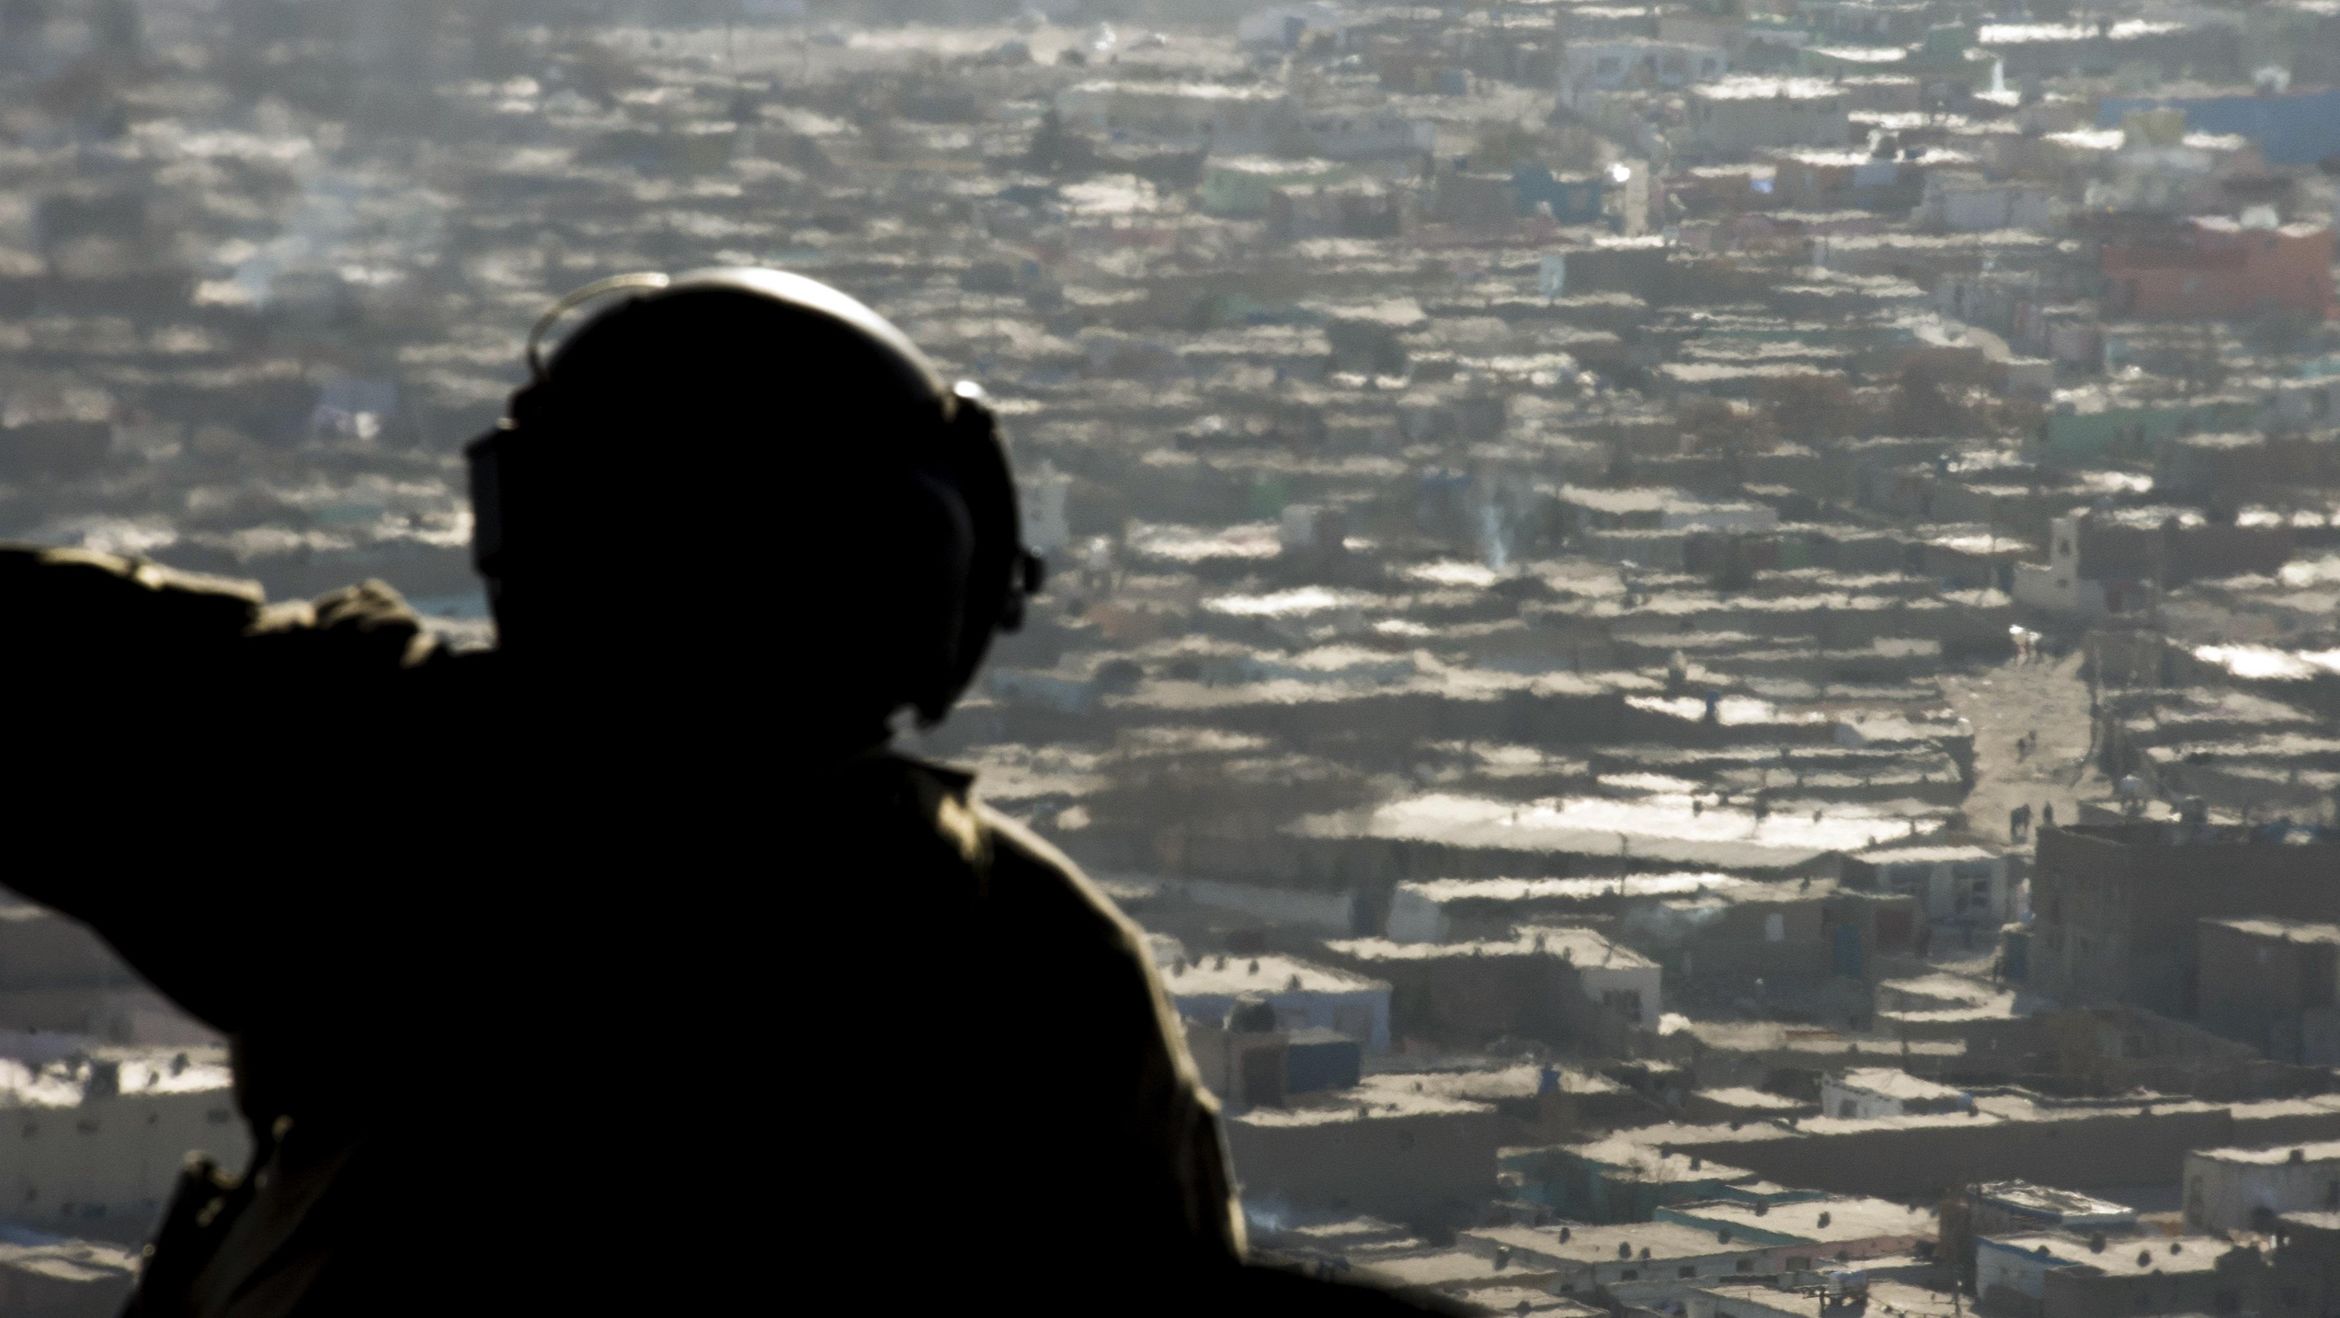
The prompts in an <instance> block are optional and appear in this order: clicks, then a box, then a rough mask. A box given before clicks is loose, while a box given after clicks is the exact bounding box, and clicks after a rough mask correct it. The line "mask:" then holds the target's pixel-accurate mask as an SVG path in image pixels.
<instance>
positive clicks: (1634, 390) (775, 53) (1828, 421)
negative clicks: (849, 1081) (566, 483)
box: [0, 0, 2340, 1318]
mask: <svg viewBox="0 0 2340 1318" xmlns="http://www.w3.org/2000/svg"><path fill="white" fill-rule="evenodd" d="M568 8H569V7H566V6H559V5H554V4H550V3H543V4H538V3H534V2H533V0H499V2H498V3H493V4H479V5H472V6H467V7H464V8H461V9H458V8H457V7H456V6H453V5H451V4H414V5H395V6H394V5H380V6H372V7H359V6H356V5H354V4H332V5H311V4H294V3H290V2H289V0H154V2H153V3H144V4H141V3H135V2H134V0H115V2H114V3H107V4H97V5H90V6H67V5H61V4H59V5H46V4H42V3H38V0H28V2H20V3H10V4H7V5H5V6H0V539H5V540H10V541H21V542H31V543H38V544H45V545H63V546H78V547H83V548H87V549H91V550H97V551H102V552H106V553H116V554H127V555H134V556H144V557H150V558H153V559H155V560H157V561H161V562H165V563H168V564H170V565H172V566H173V567H176V568H180V569H186V570H190V571H195V572H202V573H210V574H217V575H219V576H222V577H230V578H236V579H243V580H251V581H256V582H258V583H259V584H260V585H261V586H262V587H264V588H265V589H266V591H267V592H268V594H269V596H270V597H271V598H275V599H280V600H283V599H290V600H298V599H302V598H307V597H313V596H317V595H321V594H324V593H325V592H328V591H331V590H333V589H335V588H338V587H342V586H346V585H349V584H352V583H354V582H358V581H361V580H366V579H373V578H378V579H380V580H382V581H385V582H387V583H389V584H390V585H391V586H393V587H395V588H396V589H397V590H398V591H400V592H402V593H403V594H404V595H405V597H406V598H407V599H408V600H409V601H411V602H412V603H413V604H414V606H415V607H416V608H417V609H418V610H419V611H421V612H422V613H423V614H425V615H426V616H427V617H428V619H429V620H430V623H431V625H432V626H433V628H434V629H435V630H436V631H437V632H438V633H439V634H440V635H441V636H443V637H444V638H446V640H447V641H448V642H449V643H450V644H453V645H457V646H473V647H476V646H482V645H486V644H488V643H490V641H491V640H492V628H491V626H490V624H489V622H488V615H487V611H486V606H485V603H484V601H483V600H482V599H481V598H480V595H479V590H478V585H477V582H476V580H475V579H474V577H473V574H472V567H471V559H470V555H469V549H468V545H469V540H470V535H471V531H472V525H471V518H470V515H469V513H468V512H466V511H465V510H464V509H465V505H464V499H463V480H464V476H463V470H462V462H461V457H460V446H461V443H462V441H463V440H465V439H466V438H468V437H470V436H471V435H474V434H476V433H478V432H480V431H481V430H482V429H483V428H485V427H486V426H488V425H489V424H490V423H491V422H493V421H494V420H495V418H496V416H497V415H498V412H499V409H501V408H502V407H503V404H504V399H505V397H506V395H507V394H508V393H509V392H510V391H511V390H512V388H513V387H514V386H515V384H516V383H517V382H518V380H519V378H520V376H519V362H520V344H521V337H522V334H523V332H524V331H525V330H526V328H527V326H528V325H529V324H530V323H531V322H533V321H534V320H535V319H536V317H537V316H538V314H539V313H540V312H541V311H542V310H543V309H544V307H545V306H546V305H547V304H548V303H549V302H550V301H551V300H552V299H553V298H556V297H558V296H559V295H560V294H562V293H563V292H565V291H567V290H568V289H571V288H574V287H576V286H578V285H581V284H584V283H586V282H587V281H589V280H593V279H598V278H601V277H604V276H608V275H611V274H615V273H619V272H624V271H631V270H687V269H694V268H699V267H707V266H717V265H768V266H775V267H779V268H782V269H786V270H790V271H796V272H801V273H803V274H807V275H811V276H814V277H816V278H818V279H821V280H824V281H827V282H828V283H831V284H834V285H836V286H837V287H839V288H842V289H845V290H847V291H849V292H850V293H852V294H853V295H854V296H855V297H858V298H860V299H862V300H863V301H865V302H867V303H869V304H870V305H871V306H873V307H876V308H877V309H879V310H880V311H882V312H883V313H884V314H885V315H887V316H888V317H891V318H892V319H893V320H894V321H896V322H898V323H899V324H900V325H901V326H902V327H903V329H905V330H906V331H907V332H908V333H909V334H910V336H911V337H912V338H914V339H915V340H916V341H917V342H918V343H919V344H920V345H921V346H923V347H924V348H925V350H926V351H928V352H929V353H931V354H933V355H934V357H935V358H936V360H937V361H938V362H939V363H941V364H942V366H943V367H944V368H945V369H946V370H947V371H949V372H950V373H952V375H953V376H954V377H965V378H969V379H973V380H976V381H980V382H981V383H982V385H983V386H984V388H985V389H986V390H988V391H989V393H990V394H991V396H992V398H993V400H994V402H995V404H996V406H997V408H998V410H999V412H1000V414H1001V416H1002V419H1003V423H1004V426H1005V429H1006V432H1007V435H1008V442H1009V444H1010V447H1011V448H1012V451H1013V453H1014V458H1015V462H1016V464H1017V469H1018V472H1019V475H1020V478H1021V485H1022V497H1023V514H1024V522H1025V535H1026V538H1027V540H1028V541H1029V542H1030V543H1031V545H1032V546H1033V547H1034V548H1036V549H1038V550H1039V551H1041V552H1042V553H1043V554H1044V555H1045V557H1046V558H1047V560H1048V562H1049V567H1050V579H1049V585H1048V590H1047V592H1046V593H1045V594H1044V595H1043V596H1042V597H1041V598H1040V600H1039V601H1038V602H1036V604H1035V605H1034V607H1033V610H1032V617H1031V619H1030V622H1029V623H1028V625H1027V626H1026V627H1025V629H1024V631H1023V632H1022V633H1020V634H1018V635H1016V636H1013V637H1011V638H1007V639H1006V640H1004V641H1003V643H1002V644H1001V645H1000V646H999V647H998V649H997V650H996V651H995V652H994V654H993V656H992V659H991V661H990V664H989V666H988V668H987V670H986V671H985V672H984V674H983V675H982V677H981V678H980V679H979V680H978V683H977V686H976V688H975V690H974V691H973V693H972V694H971V695H970V697H969V698H968V699H967V700H966V701H964V702H963V703H962V704H961V705H960V707H959V708H958V710H957V711H956V712H955V713H953V714H952V716H951V717H950V718H949V719H948V720H947V721H945V722H943V723H942V724H941V725H940V726H939V727H936V728H934V729H932V730H930V731H926V732H923V733H921V734H918V736H917V738H916V745H917V749H918V750H919V751H920V753H922V754H925V755H929V756H932V757H934V758H936V759H939V760H943V761H947V762H951V763H955V764H960V765H964V766H967V767H968V768H969V769H971V770H972V771H973V772H974V773H975V775H976V783H977V790H978V792H979V793H980V795H981V796H982V798H983V799H985V800H987V801H989V802H990V803H991V804H992V805H994V806H996V807H998V808H999V809H1001V810H1003V811H1004V812H1006V813H1007V814H1009V815H1010V816H1012V817H1014V818H1015V819H1017V820H1020V821H1022V822H1024V823H1026V824H1028V825H1029V826H1030V827H1031V829H1032V830H1033V831H1034V832H1036V833H1038V834H1039V835H1040V836H1042V837H1044V838H1046V839H1048V840H1049V841H1050V842H1052V843H1054V844H1055V845H1056V846H1057V847H1060V848H1061V849H1062V850H1063V851H1064V852H1065V853H1066V854H1067V855H1069V856H1070V857H1071V858H1072V859H1073V860H1075V861H1077V862H1078V863H1079V864H1080V866H1081V867H1082V868H1083V869H1084V870H1085V871H1086V872H1087V873H1088V874H1089V875H1090V876H1091V877H1092V878H1093V879H1094V880H1095V882H1096V884H1097V886H1098V887H1099V888H1101V889H1102V890H1103V891H1104V892H1105V893H1106V894H1107V895H1108V896H1110V897H1111V898H1112V900H1113V901H1114V902H1115V903H1116V904H1117V905H1118V906H1119V907H1120V909H1121V910H1122V911H1123V912H1125V913H1126V914H1127V915H1128V916H1129V917H1130V918H1131V919H1132V920H1134V921H1135V922H1137V924H1138V925H1140V926H1141V927H1142V928H1143V929H1144V931H1145V933H1146V935H1147V938H1148V942H1149V944H1150V947H1151V950H1152V954H1153V960H1154V963H1155V967H1156V969H1157V971H1158V973H1159V976H1160V980H1161V984H1162V987H1163V988H1164V989H1165V990H1166V992H1167V994H1168V997H1169V999H1170V1004H1171V1006H1172V1007H1173V1008H1174V1010H1175V1012H1176V1014H1177V1017H1178V1019H1179V1021H1180V1022H1181V1024H1182V1025H1183V1028H1184V1031H1185V1042H1186V1046H1187V1048H1188V1049H1189V1051H1190V1052H1191V1054H1192V1056H1193V1059H1194V1061H1195V1063H1196V1065H1197V1066H1198V1067H1199V1069H1200V1072H1201V1075H1202V1078H1203V1080H1204V1082H1205V1083H1206V1084H1207V1086H1208V1087H1209V1089H1210V1090H1211V1092H1212V1093H1213V1094H1215V1095H1216V1096H1217V1098H1218V1101H1219V1104H1220V1107H1221V1111H1222V1119H1223V1121H1224V1125H1225V1131H1226V1139H1227V1144H1228V1147H1229V1151H1230V1153H1231V1155H1232V1160H1233V1170H1234V1178H1235V1181H1236V1183H1237V1190H1238V1193H1239V1195H1240V1198H1241V1202H1242V1207H1243V1213H1244V1217H1245V1220H1246V1222H1247V1225H1248V1230H1249V1234H1250V1248H1251V1251H1252V1254H1253V1255H1254V1256H1255V1257H1257V1258H1259V1259H1262V1260H1265V1261H1269V1262H1274V1263H1279V1264H1283V1265H1287V1266H1290V1267H1293V1268H1297V1269H1301V1270H1303V1271H1308V1272H1312V1273H1317V1274H1321V1275H1325V1276H1334V1277H1339V1278H1341V1279H1344V1280H1348V1281H1353V1282H1358V1283H1363V1284H1369V1285H1372V1286H1376V1287H1380V1288H1383V1289H1386V1290H1390V1291H1395V1292H1398V1293H1401V1294H1406V1295H1413V1296H1419V1297H1426V1298H1434V1299H1436V1300H1437V1301H1439V1302H1442V1303H1446V1304H1450V1305H1459V1306H1461V1307H1463V1308H1464V1309H1465V1310H1466V1311H1469V1312H1477V1313H1487V1314H1548V1315H1591V1314H1594V1313H1601V1314H1610V1315H1620V1316H1622V1315H1667V1316H1669V1318H1775V1316H1780V1315H1797V1316H1799V1318H1820V1316H1821V1315H1838V1314H1850V1313H1857V1312H1867V1313H1871V1314H1894V1315H1950V1314H1963V1313H1967V1312H1974V1313H1980V1314H1983V1315H1987V1316H1991V1318H1997V1316H1999V1315H2004V1316H2006V1318H2100V1316H2101V1318H2111V1316H2113V1315H2124V1316H2126V1315H2180V1314H2222V1315H2223V1314H2254V1315H2267V1316H2268V1318H2277V1316H2285V1318H2289V1316H2297V1318H2312V1316H2322V1318H2328V1316H2329V1315H2333V1314H2340V320H2336V319H2335V317H2336V313H2340V297H2336V294H2335V285H2334V270H2335V262H2336V259H2340V253H2336V251H2335V243H2334V232H2335V225H2336V223H2340V3H2335V2H2334V0H2248V2H2245V0H2223V2H2222V0H2116V2H2113V3H2098V4H2091V5H2079V4H2067V3H2063V2H2062V0H2034V2H2033V3H2030V4H2024V3H2021V2H2020V0H1877V2H1874V3H1872V2H1869V0H1649V2H1647V3H1642V2H1638V0H1589V2H1585V3H1577V2H1575V0H1473V2H1472V3H1446V4H1417V5H1377V4H1366V3H1350V2H1344V3H1332V2H1329V0H1318V2H1315V3H1291V4H1263V3H1257V2H1256V0H1254V2H1252V3H1232V2H1229V3H1222V2H1221V0H1180V2H1177V3H1173V2H1172V0H1159V2H1158V3H1150V4H1149V3H1140V2H1138V0H1123V2H1122V3H1107V2H1104V0H1098V2H1095V3H1084V2H1083V0H1051V2H1044V3H1036V4H1032V5H1029V6H1020V5H1014V4H1002V3H985V2H984V0H937V2H936V3H927V4H917V5H912V4H907V3H899V4H882V3H867V4H836V5H827V4H806V3H794V4H791V3H788V2H787V0H762V2H761V3H745V4H743V5H739V6H731V5H724V4H718V3H713V2H712V0H710V2H709V3H702V4H698V5H695V6H671V7H666V8H667V9H669V10H671V11H673V12H669V13H667V14H666V15H665V16H664V17H661V18H659V19H657V20H656V21H651V20H649V19H647V18H645V17H644V16H643V14H641V13H630V12H627V10H626V8H625V7H624V6H603V7H602V8H603V12H601V13H599V14H597V15H595V16H594V17H592V18H590V19H588V18H582V17H578V16H577V15H575V14H573V13H569V12H567V10H568ZM683 11H688V12H687V13H686V12H683ZM782 497H783V495H782V494H781V493H780V492H775V495H774V498H775V501H776V502H777V501H778V500H780V499H781V498H782ZM611 520H612V522H613V524H617V525H620V526H622V524H623V523H624V522H625V520H626V510H625V509H622V508H620V509H613V510H612V511H611ZM621 605H622V609H623V611H624V612H625V614H626V615H627V617H626V621H627V622H628V623H629V624H630V625H633V626H638V627H644V628H653V629H665V630H669V631H672V632H673V633H674V634H676V635H677V636H678V637H680V636H687V635H688V634H689V633H690V632H691V629H692V621H691V620H690V619H684V618H675V617H672V616H669V614H668V613H666V612H665V611H662V609H661V601H659V600H657V599H640V600H627V601H622V602H621ZM775 937H776V938H784V937H785V935H783V934H776V935H775ZM1039 1020H1040V1016H1039V1015H1038V1014H1037V1013H1036V1015H1035V1026H1034V1028H1041V1026H1040V1025H1039V1024H1038V1021H1039ZM882 1027H883V1028H885V1029H889V1030H893V1031H896V1032H898V1033H900V1035H901V1036H902V1037H903V1039H904V1040H905V1041H907V1042H908V1043H909V1044H911V1045H914V1044H915V1040H916V1038H917V1032H918V1030H919V1028H920V1026H919V1022H916V1021H893V1022H884V1023H883V1026H882ZM229 1085H230V1079H229V1061H228V1055H227V1050H226V1048H225V1047H224V1046H223V1044H222V1042H221V1041H220V1040H219V1039H217V1038H215V1037H213V1036H212V1035H211V1034H210V1033H209V1032H208V1031H206V1030H205V1029H203V1028H202V1027H200V1026H199V1025H196V1024H195V1023H193V1022H191V1021H189V1020H187V1019H186V1018H185V1017H183V1016H182V1015H180V1014H179V1013H178V1012H177V1011H176V1010H175V1009H174V1008H173V1007H172V1006H171V1004H170V1003H169V1002H168V1001H167V1000H165V999H164V998H163V997H162V996H161V995H159V994H158V993H157V992H156V991H155V990H154V989H152V988H150V987H148V986H146V985H145V984H143V983H142V982H140V981H139V980H138V979H137V978H136V977H135V976H134V975H132V974H131V973H130V972H129V971H128V970H127V969H126V968H124V966H123V965H122V964H121V962H120V961H118V960H117V959H116V958H115V957H114V956H113V954H112V953H111V952H110V951H109V950H108V949H107V948H106V947H105V945H104V944H103V943H102V942H100V941H99V940H97V939H96V938H95V937H93V936H91V935H90V934H88V933H87V932H85V931H83V930H82V929H80V928H79V927H78V926H75V925H73V924H72V923H70V922H69V921H67V920H65V919H64V918H63V917H61V916H58V915H55V914H53V913H51V912H49V911H47V910H45V909H43V908H40V907H37V906H33V905H29V904H21V903H17V902H16V900H15V899H14V898H13V897H0V1106H5V1107H6V1108H7V1109H9V1111H8V1113H7V1115H8V1116H9V1117H10V1118H11V1119H12V1120H13V1121H14V1122H15V1124H16V1125H17V1128H18V1129H17V1134H18V1136H19V1138H16V1139H12V1140H10V1141H9V1142H8V1147H9V1148H10V1150H11V1152H10V1154H9V1155H8V1156H6V1157H0V1314H7V1315H12V1316H15V1315H22V1316H25V1318H66V1316H68V1315H71V1316H74V1318H78V1316H80V1315H94V1314H105V1313H112V1312H114V1311H116V1310H117V1309H118V1308H119V1306H120V1305H121V1303H122V1301H123V1298H124V1296H125V1295H126V1294H127V1293H128V1290H129V1286H130V1284H131V1280H132V1278H133V1276H134V1274H135V1272H136V1270H137V1268H138V1266H139V1249H140V1244H141V1242H142V1241H143V1240H145V1239H146V1238H147V1237H148V1234H149V1232H150V1231H151V1229H152V1228H153V1225H154V1222H155V1220H156V1218H157V1217H158V1215H159V1214H160V1213H161V1212H162V1210H163V1206H164V1202H165V1200H166V1199H167V1198H168V1197H169V1192H170V1186H171V1183H172V1180H173V1178H174V1177H175V1176H176V1175H177V1174H178V1171H179V1168H180V1165H181V1162H182V1160H183V1158H184V1156H185V1155H186V1153H187V1152H188V1151H190V1150H194V1149H203V1150H206V1151H208V1152H210V1153H211V1154H212V1155H214V1156H215V1157H218V1158H220V1159H221V1161H222V1162H223V1163H226V1164H232V1163H233V1162H234V1161H235V1160H236V1158H237V1157H238V1156H239V1154H240V1150H241V1149H242V1147H243V1141H244V1138H245V1137H244V1134H243V1131H242V1129H241V1127H240V1126H239V1125H238V1124H237V1122H236V1120H235V1117H234V1115H233V1113H232V1110H231V1109H232V1104H231V1101H230V1098H229ZM938 1120H939V1115H938ZM905 1134H906V1135H909V1134H920V1135H935V1136H937V1137H941V1136H942V1135H943V1132H942V1131H941V1129H940V1128H939V1127H938V1130H937V1131H935V1132H905Z"/></svg>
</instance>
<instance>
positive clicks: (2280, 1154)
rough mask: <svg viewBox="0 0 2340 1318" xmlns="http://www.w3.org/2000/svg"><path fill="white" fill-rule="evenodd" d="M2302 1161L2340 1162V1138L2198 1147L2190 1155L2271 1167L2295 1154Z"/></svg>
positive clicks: (2215, 1160)
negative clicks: (2257, 1146)
mask: <svg viewBox="0 0 2340 1318" xmlns="http://www.w3.org/2000/svg"><path fill="white" fill-rule="evenodd" d="M2295 1153H2296V1154H2298V1155H2299V1157H2300V1161H2302V1162H2313V1163H2326V1162H2340V1140H2323V1141H2319V1142H2316V1143H2311V1144H2277V1145H2274V1146H2272V1147H2269V1148H2263V1149H2196V1150H2195V1151H2194V1152H2193V1153H2192V1154H2191V1155H2190V1156H2192V1157H2196V1158H2206V1159H2208V1160H2210V1161H2212V1162H2225V1163H2235V1164H2239V1165H2248V1166H2261V1167H2270V1166H2274V1165H2275V1164H2277V1163H2286V1162H2290V1161H2291V1158H2292V1155H2293V1154H2295Z"/></svg>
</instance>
